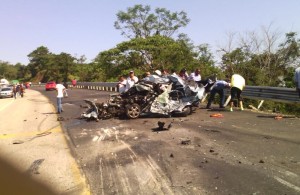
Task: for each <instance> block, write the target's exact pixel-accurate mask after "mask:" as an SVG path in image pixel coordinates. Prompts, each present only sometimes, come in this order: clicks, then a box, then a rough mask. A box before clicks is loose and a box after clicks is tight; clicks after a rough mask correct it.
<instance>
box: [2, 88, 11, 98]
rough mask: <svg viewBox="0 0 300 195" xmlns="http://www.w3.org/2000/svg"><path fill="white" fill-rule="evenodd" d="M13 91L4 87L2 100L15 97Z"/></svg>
mask: <svg viewBox="0 0 300 195" xmlns="http://www.w3.org/2000/svg"><path fill="white" fill-rule="evenodd" d="M13 96H14V94H13V89H12V88H11V87H4V88H1V90H0V98H6V97H13Z"/></svg>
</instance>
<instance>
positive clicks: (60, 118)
mask: <svg viewBox="0 0 300 195" xmlns="http://www.w3.org/2000/svg"><path fill="white" fill-rule="evenodd" d="M64 120H65V119H64V117H62V116H59V117H57V121H64Z"/></svg>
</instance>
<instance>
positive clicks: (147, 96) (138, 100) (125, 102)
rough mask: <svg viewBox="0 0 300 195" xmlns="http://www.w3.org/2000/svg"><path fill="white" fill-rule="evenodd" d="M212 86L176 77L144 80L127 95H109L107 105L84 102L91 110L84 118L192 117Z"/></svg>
mask: <svg viewBox="0 0 300 195" xmlns="http://www.w3.org/2000/svg"><path fill="white" fill-rule="evenodd" d="M206 82H209V81H206ZM212 83H213V82H209V85H208V84H206V85H204V83H197V82H195V81H184V80H182V79H181V78H180V77H176V76H169V77H168V78H158V79H157V80H154V81H153V82H152V81H145V80H141V81H139V82H138V83H136V84H135V85H134V86H133V87H131V88H130V89H129V90H128V91H126V92H123V93H116V94H110V96H109V99H108V101H106V102H103V103H97V102H95V101H94V100H84V101H85V103H86V104H88V106H87V107H88V108H87V110H86V111H85V112H84V113H82V114H81V118H82V119H95V120H96V121H97V120H103V119H109V118H114V117H119V118H121V117H124V116H125V117H127V118H129V119H136V118H138V117H140V116H141V115H150V114H159V115H165V116H168V117H171V116H177V115H179V116H183V117H186V116H187V115H189V114H192V112H193V107H198V105H199V102H200V101H201V99H202V98H203V97H204V95H205V93H207V92H208V88H210V86H211V85H212ZM81 107H83V106H82V105H81ZM168 128H170V127H168Z"/></svg>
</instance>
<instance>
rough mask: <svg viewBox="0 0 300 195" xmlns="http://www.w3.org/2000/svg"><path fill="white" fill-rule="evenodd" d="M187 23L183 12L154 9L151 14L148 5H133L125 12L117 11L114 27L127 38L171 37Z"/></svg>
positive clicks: (187, 20)
mask: <svg viewBox="0 0 300 195" xmlns="http://www.w3.org/2000/svg"><path fill="white" fill-rule="evenodd" d="M189 21H190V19H188V18H187V14H186V13H185V12H183V11H181V12H174V13H172V12H170V11H169V10H166V9H165V8H156V9H155V11H154V12H151V8H150V6H149V5H146V6H143V5H135V6H134V7H129V8H127V12H124V11H119V12H118V13H117V21H115V24H114V26H115V28H116V29H117V30H121V34H122V35H124V36H126V37H128V38H146V37H150V36H154V35H162V36H167V37H171V36H172V35H173V34H174V33H175V32H177V31H178V30H179V29H180V28H182V27H185V26H186V25H187V24H188V23H189Z"/></svg>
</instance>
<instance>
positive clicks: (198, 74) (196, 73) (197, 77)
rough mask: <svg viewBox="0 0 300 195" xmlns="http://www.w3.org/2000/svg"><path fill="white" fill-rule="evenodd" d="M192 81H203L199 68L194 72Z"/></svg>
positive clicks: (191, 77)
mask: <svg viewBox="0 0 300 195" xmlns="http://www.w3.org/2000/svg"><path fill="white" fill-rule="evenodd" d="M189 79H190V80H194V81H201V75H200V70H199V69H198V68H197V69H196V70H195V72H192V73H191V74H190V76H189Z"/></svg>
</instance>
